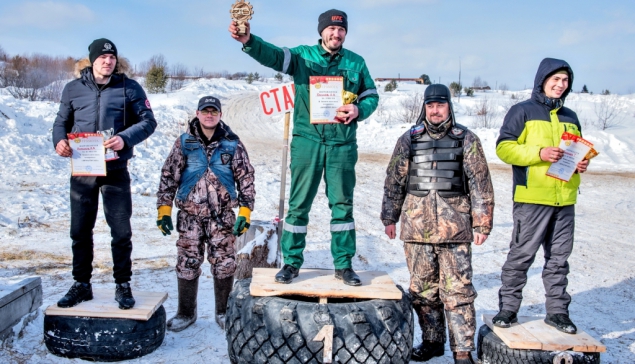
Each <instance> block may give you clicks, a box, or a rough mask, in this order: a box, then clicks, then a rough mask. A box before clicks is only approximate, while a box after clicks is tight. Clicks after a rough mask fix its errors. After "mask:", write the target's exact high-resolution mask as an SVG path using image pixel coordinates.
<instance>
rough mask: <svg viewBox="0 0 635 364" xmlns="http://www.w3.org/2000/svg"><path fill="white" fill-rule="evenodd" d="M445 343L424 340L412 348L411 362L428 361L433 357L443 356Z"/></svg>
mask: <svg viewBox="0 0 635 364" xmlns="http://www.w3.org/2000/svg"><path fill="white" fill-rule="evenodd" d="M444 351H445V343H443V342H437V341H427V340H424V341H423V342H422V343H421V344H419V345H417V346H415V347H414V348H412V356H411V357H410V360H411V361H428V360H430V359H432V358H433V357H435V356H443V352H444Z"/></svg>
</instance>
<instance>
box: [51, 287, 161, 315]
mask: <svg viewBox="0 0 635 364" xmlns="http://www.w3.org/2000/svg"><path fill="white" fill-rule="evenodd" d="M132 295H133V296H134V298H135V301H136V303H135V306H134V307H133V308H131V309H129V310H121V309H119V304H118V303H117V301H115V292H114V291H113V290H105V289H93V299H92V300H90V301H86V302H82V303H80V304H79V305H77V306H75V307H70V308H60V307H57V305H56V304H53V305H51V306H49V307H48V308H47V309H46V311H45V312H44V313H45V314H46V315H53V316H79V317H102V318H123V319H131V320H140V321H148V320H149V319H150V317H152V315H153V314H154V312H155V311H156V310H157V309H159V307H161V305H162V304H163V302H165V300H167V299H168V294H167V293H166V292H143V291H134V292H133V293H132Z"/></svg>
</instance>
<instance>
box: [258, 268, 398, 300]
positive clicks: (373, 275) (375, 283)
mask: <svg viewBox="0 0 635 364" xmlns="http://www.w3.org/2000/svg"><path fill="white" fill-rule="evenodd" d="M278 271H279V269H277V268H274V269H272V268H254V271H253V278H252V280H251V285H250V286H249V291H250V293H251V295H252V296H288V295H299V296H307V297H321V298H343V297H348V298H370V299H372V298H379V299H388V300H400V299H401V291H400V290H399V289H398V288H397V286H396V285H395V282H394V281H393V280H392V278H390V277H389V276H388V274H387V273H386V272H373V271H359V272H356V273H357V274H358V275H359V277H360V278H361V280H362V285H361V286H357V287H353V286H347V285H345V284H344V283H343V282H342V281H341V280H338V279H335V277H334V274H335V271H334V270H332V269H300V274H299V276H298V277H297V278H294V279H293V282H291V283H289V284H282V283H276V280H275V275H276V273H278Z"/></svg>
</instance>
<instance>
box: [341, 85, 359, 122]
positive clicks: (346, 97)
mask: <svg viewBox="0 0 635 364" xmlns="http://www.w3.org/2000/svg"><path fill="white" fill-rule="evenodd" d="M355 100H357V95H355V94H354V93H352V92H350V91H346V90H344V91H342V102H343V103H344V105H348V104H352V103H354V102H355ZM345 116H346V113H344V112H342V111H338V112H337V117H339V118H344V117H345Z"/></svg>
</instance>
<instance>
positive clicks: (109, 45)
mask: <svg viewBox="0 0 635 364" xmlns="http://www.w3.org/2000/svg"><path fill="white" fill-rule="evenodd" d="M111 50H112V45H111V44H110V43H106V44H104V51H111ZM102 52H103V51H102Z"/></svg>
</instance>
